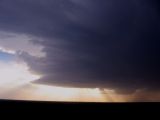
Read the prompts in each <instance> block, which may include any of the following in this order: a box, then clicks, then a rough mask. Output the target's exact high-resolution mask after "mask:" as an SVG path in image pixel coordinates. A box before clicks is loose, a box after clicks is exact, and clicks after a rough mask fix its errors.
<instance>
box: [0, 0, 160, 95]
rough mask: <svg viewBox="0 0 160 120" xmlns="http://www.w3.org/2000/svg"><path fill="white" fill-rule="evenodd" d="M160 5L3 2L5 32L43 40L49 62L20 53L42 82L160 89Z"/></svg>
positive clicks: (84, 0)
mask: <svg viewBox="0 0 160 120" xmlns="http://www.w3.org/2000/svg"><path fill="white" fill-rule="evenodd" d="M157 4H159V2H158V1H153V2H151V1H149V0H146V1H143V0H121V1H117V0H101V1H99V0H94V1H93V0H68V1H66V0H34V1H33V0H14V1H12V0H1V1H0V18H1V19H0V30H2V31H5V32H7V31H8V32H14V33H18V34H21V33H23V34H30V35H33V36H36V37H40V38H41V40H37V39H36V40H32V42H33V43H34V44H39V45H43V47H44V49H43V52H45V53H46V57H43V58H37V57H35V56H31V55H30V54H28V53H27V52H21V53H20V54H19V56H20V57H21V58H23V59H24V60H25V61H26V62H27V63H28V65H29V66H30V69H31V70H32V71H34V72H37V73H39V74H41V75H42V77H41V79H39V80H37V83H43V84H49V85H52V84H53V85H59V86H69V87H87V88H90V87H91V88H92V87H93V88H96V87H99V88H112V89H115V90H117V91H118V92H130V91H131V92H132V91H134V90H136V89H141V88H142V89H143V88H146V89H155V90H157V89H159V86H160V81H159V80H160V75H159V73H160V70H159V68H160V62H159V61H160V48H159V44H160V42H159V39H160V34H159V33H160V23H159V20H160V16H159V12H160V11H159V9H158V7H157V6H156V5H157Z"/></svg>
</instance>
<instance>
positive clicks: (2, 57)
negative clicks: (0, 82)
mask: <svg viewBox="0 0 160 120" xmlns="http://www.w3.org/2000/svg"><path fill="white" fill-rule="evenodd" d="M14 58H15V55H14V54H9V53H5V52H2V51H0V61H3V62H10V61H13V60H14Z"/></svg>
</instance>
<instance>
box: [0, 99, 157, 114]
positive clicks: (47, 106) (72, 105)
mask: <svg viewBox="0 0 160 120" xmlns="http://www.w3.org/2000/svg"><path fill="white" fill-rule="evenodd" d="M159 107H160V103H95V102H94V103H87V102H85V103H83V102H43V101H20V100H0V112H1V111H2V112H18V113H21V112H27V113H34V112H36V113H45V112H48V113H54V114H55V113H63V112H66V113H70V112H74V113H77V112H78V113H94V112H98V113H110V112H115V113H116V112H120V113H124V112H134V113H142V112H144V113H151V112H156V113H160V111H158V110H159Z"/></svg>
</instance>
